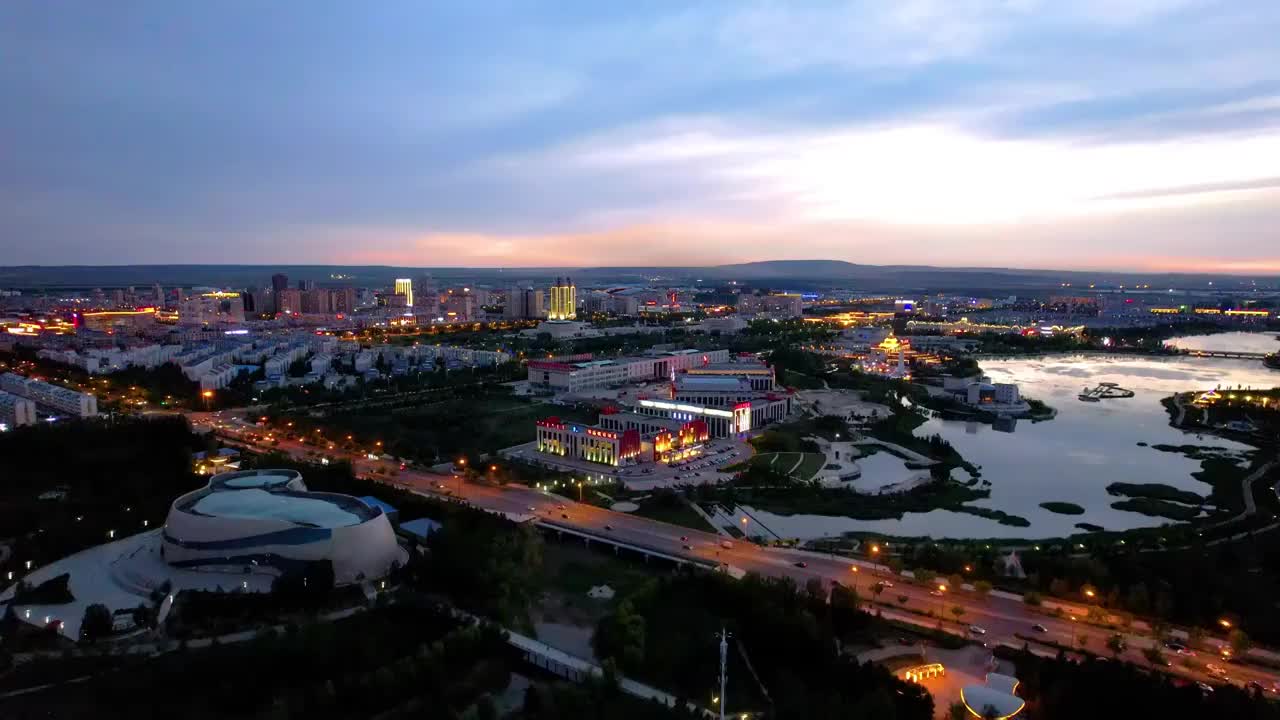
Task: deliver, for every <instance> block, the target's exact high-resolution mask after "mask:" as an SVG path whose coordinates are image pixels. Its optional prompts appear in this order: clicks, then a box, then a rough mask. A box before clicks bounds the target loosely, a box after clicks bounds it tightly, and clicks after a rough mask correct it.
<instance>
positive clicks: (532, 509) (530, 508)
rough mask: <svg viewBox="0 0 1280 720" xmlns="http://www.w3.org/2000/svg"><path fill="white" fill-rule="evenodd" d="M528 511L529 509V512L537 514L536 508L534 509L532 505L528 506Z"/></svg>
mask: <svg viewBox="0 0 1280 720" xmlns="http://www.w3.org/2000/svg"><path fill="white" fill-rule="evenodd" d="M528 509H529V512H538V508H536V507H534V506H532V505H530V506H529V508H528Z"/></svg>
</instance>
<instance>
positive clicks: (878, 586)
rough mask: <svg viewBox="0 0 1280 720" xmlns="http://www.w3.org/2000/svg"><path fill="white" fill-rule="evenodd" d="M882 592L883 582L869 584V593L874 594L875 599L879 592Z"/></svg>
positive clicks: (878, 597)
mask: <svg viewBox="0 0 1280 720" xmlns="http://www.w3.org/2000/svg"><path fill="white" fill-rule="evenodd" d="M882 592H884V583H876V584H875V585H872V586H871V593H872V594H873V595H875V596H876V600H879V599H880V593H882Z"/></svg>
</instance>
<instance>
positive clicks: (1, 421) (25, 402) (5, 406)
mask: <svg viewBox="0 0 1280 720" xmlns="http://www.w3.org/2000/svg"><path fill="white" fill-rule="evenodd" d="M35 421H36V404H35V402H33V401H31V400H29V399H27V398H24V397H22V396H20V395H14V394H13V393H8V392H4V391H2V390H0V429H2V430H8V429H11V428H15V427H21V426H23V425H31V424H32V423H34V422H35Z"/></svg>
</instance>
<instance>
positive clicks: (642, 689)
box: [507, 630, 708, 714]
mask: <svg viewBox="0 0 1280 720" xmlns="http://www.w3.org/2000/svg"><path fill="white" fill-rule="evenodd" d="M507 642H508V644H510V645H511V647H513V648H515V649H517V650H519V651H521V652H522V653H524V656H525V659H526V660H528V661H529V662H530V663H533V664H534V665H536V666H538V667H540V668H542V669H544V670H547V671H548V672H551V673H554V674H556V675H558V676H560V677H562V678H565V679H568V680H572V681H574V682H582V681H583V680H585V679H587V678H588V677H603V676H604V670H603V669H601V668H600V666H599V665H596V664H595V663H592V662H590V661H587V660H583V659H582V658H580V657H577V656H576V655H570V654H569V653H567V652H565V651H563V650H561V649H559V648H555V647H552V646H550V645H548V644H546V643H544V642H542V641H540V640H534V639H533V638H531V637H527V636H524V635H521V634H520V633H517V632H514V631H511V630H508V631H507ZM618 689H620V690H622V692H624V693H626V694H628V695H631V696H632V697H637V698H640V699H641V700H657V701H658V702H660V703H662V704H663V705H665V706H667V707H675V705H676V703H677V702H679V701H678V700H677V699H676V697H675V696H674V695H672V694H671V693H668V692H665V691H663V690H659V689H658V688H655V687H653V686H652V685H646V684H644V683H642V682H639V681H637V680H632V679H630V678H625V677H621V676H620V677H619V678H618ZM688 707H689V708H690V709H691V710H695V711H700V712H701V713H703V714H708V710H707V709H706V708H703V707H699V706H697V705H694V704H693V703H688Z"/></svg>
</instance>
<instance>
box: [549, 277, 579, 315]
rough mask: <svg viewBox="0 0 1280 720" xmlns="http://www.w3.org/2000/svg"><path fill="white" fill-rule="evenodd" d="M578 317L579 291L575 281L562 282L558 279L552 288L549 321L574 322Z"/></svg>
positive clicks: (565, 280)
mask: <svg viewBox="0 0 1280 720" xmlns="http://www.w3.org/2000/svg"><path fill="white" fill-rule="evenodd" d="M577 317H578V290H577V288H575V287H574V285H573V280H571V279H569V278H565V279H564V281H563V282H562V281H561V280H560V278H556V284H555V285H552V286H551V308H550V309H549V310H548V311H547V319H548V320H574V319H576V318H577Z"/></svg>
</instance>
